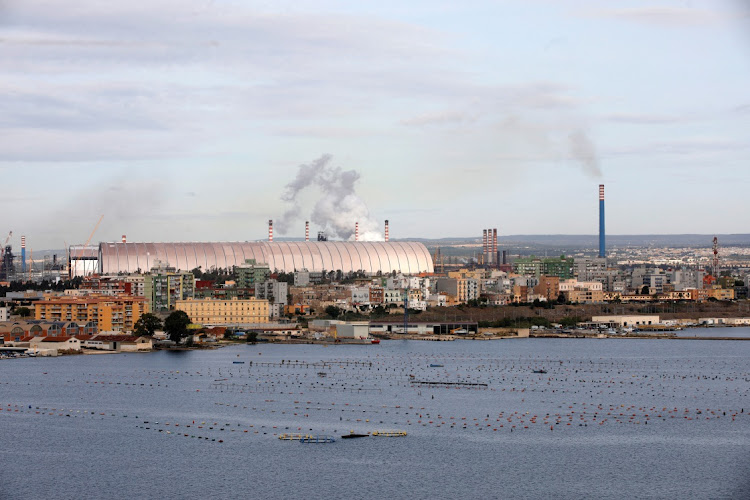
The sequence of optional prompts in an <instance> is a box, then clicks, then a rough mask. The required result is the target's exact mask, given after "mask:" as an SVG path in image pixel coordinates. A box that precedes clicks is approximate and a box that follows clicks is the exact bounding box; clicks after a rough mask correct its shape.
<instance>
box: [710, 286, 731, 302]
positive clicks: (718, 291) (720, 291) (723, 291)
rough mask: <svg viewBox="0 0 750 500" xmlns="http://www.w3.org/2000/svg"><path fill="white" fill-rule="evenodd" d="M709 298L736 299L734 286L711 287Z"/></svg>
mask: <svg viewBox="0 0 750 500" xmlns="http://www.w3.org/2000/svg"><path fill="white" fill-rule="evenodd" d="M708 296H709V298H714V299H716V300H734V289H732V288H711V289H709V290H708Z"/></svg>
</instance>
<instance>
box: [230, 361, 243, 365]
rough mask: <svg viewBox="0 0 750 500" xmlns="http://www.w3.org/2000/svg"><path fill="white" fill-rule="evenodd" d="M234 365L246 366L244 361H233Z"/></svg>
mask: <svg viewBox="0 0 750 500" xmlns="http://www.w3.org/2000/svg"><path fill="white" fill-rule="evenodd" d="M232 363H234V364H235V365H244V364H245V362H244V361H232Z"/></svg>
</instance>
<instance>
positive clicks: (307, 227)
mask: <svg viewBox="0 0 750 500" xmlns="http://www.w3.org/2000/svg"><path fill="white" fill-rule="evenodd" d="M305 241H310V221H309V220H306V221H305Z"/></svg>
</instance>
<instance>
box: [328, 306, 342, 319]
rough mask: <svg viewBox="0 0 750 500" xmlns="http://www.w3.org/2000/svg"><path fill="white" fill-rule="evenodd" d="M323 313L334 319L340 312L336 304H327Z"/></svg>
mask: <svg viewBox="0 0 750 500" xmlns="http://www.w3.org/2000/svg"><path fill="white" fill-rule="evenodd" d="M325 313H326V315H327V316H330V317H331V318H333V319H336V318H338V317H339V315H340V314H341V309H339V308H338V307H336V306H328V307H326V309H325Z"/></svg>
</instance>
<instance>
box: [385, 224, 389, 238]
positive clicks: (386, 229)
mask: <svg viewBox="0 0 750 500" xmlns="http://www.w3.org/2000/svg"><path fill="white" fill-rule="evenodd" d="M388 238H389V237H388V219H386V220H385V241H388Z"/></svg>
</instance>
